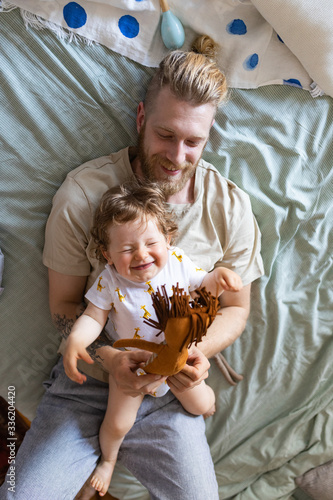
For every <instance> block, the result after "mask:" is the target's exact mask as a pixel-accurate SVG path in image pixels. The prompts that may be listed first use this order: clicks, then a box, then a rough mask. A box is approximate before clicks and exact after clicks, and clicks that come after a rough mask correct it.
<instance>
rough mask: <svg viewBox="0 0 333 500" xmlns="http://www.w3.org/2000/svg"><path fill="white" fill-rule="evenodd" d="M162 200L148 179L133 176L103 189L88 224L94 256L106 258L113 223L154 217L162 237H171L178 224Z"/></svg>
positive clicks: (154, 184)
mask: <svg viewBox="0 0 333 500" xmlns="http://www.w3.org/2000/svg"><path fill="white" fill-rule="evenodd" d="M165 201H166V200H165V196H164V194H163V191H162V190H161V188H160V187H159V186H158V184H156V183H152V182H148V181H139V180H135V181H131V182H128V183H125V184H122V185H121V186H118V187H115V188H111V189H109V190H108V191H106V193H104V195H103V196H102V198H101V201H100V203H99V205H98V207H97V209H96V212H95V216H94V221H93V226H92V228H91V234H92V237H93V239H94V242H95V244H96V257H97V259H98V260H100V261H101V262H106V259H105V257H104V256H103V251H106V250H107V247H108V245H109V243H110V241H109V235H108V229H109V228H110V226H111V225H113V224H118V225H120V224H125V223H126V222H132V221H136V220H142V221H143V222H146V221H148V220H149V219H154V220H155V221H156V223H157V227H158V228H159V230H160V231H161V233H162V234H163V235H164V237H165V238H166V239H167V238H168V237H170V239H171V240H172V239H173V238H175V236H176V233H177V230H178V226H177V223H176V222H175V220H174V216H173V214H172V213H171V212H170V211H169V210H168V207H167V205H166V202H165Z"/></svg>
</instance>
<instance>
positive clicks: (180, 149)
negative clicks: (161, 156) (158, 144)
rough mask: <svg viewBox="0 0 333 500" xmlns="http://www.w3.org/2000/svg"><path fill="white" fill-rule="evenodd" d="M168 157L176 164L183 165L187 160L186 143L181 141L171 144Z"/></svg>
mask: <svg viewBox="0 0 333 500" xmlns="http://www.w3.org/2000/svg"><path fill="white" fill-rule="evenodd" d="M166 157H167V159H168V160H169V161H171V162H172V163H173V164H174V165H175V166H178V165H182V164H183V163H184V162H185V161H186V151H185V144H184V143H183V142H180V141H179V142H175V143H173V144H170V145H169V148H168V151H167V154H166Z"/></svg>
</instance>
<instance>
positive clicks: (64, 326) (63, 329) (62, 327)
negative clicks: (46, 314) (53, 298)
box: [52, 314, 75, 340]
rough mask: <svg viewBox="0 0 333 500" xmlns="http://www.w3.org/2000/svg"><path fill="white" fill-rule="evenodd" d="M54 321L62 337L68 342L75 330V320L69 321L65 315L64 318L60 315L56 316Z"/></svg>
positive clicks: (53, 317)
mask: <svg viewBox="0 0 333 500" xmlns="http://www.w3.org/2000/svg"><path fill="white" fill-rule="evenodd" d="M52 319H53V323H54V324H55V326H56V328H57V330H58V332H59V333H60V335H61V337H62V338H63V339H65V340H66V339H67V337H68V335H69V334H70V333H71V329H72V328H73V325H74V322H75V321H74V319H68V318H66V316H65V315H64V314H63V315H62V316H60V314H54V315H53V316H52Z"/></svg>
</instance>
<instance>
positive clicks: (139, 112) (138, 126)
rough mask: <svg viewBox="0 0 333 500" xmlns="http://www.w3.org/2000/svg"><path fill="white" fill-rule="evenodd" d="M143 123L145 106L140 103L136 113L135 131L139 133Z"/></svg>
mask: <svg viewBox="0 0 333 500" xmlns="http://www.w3.org/2000/svg"><path fill="white" fill-rule="evenodd" d="M144 121H145V105H144V103H143V102H142V101H141V102H140V104H139V105H138V109H137V112H136V130H137V131H138V132H140V130H141V128H142V126H143V124H144Z"/></svg>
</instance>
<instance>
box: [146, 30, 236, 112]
mask: <svg viewBox="0 0 333 500" xmlns="http://www.w3.org/2000/svg"><path fill="white" fill-rule="evenodd" d="M217 49H218V45H217V44H216V43H215V42H214V40H213V39H212V38H210V37H209V36H207V35H201V36H199V37H198V38H196V40H195V41H194V43H193V45H192V48H191V50H190V51H188V52H185V51H181V50H174V51H172V52H170V53H169V54H168V55H167V56H166V57H165V58H164V59H163V60H162V61H161V63H160V65H159V68H158V70H157V72H156V73H155V75H154V77H153V78H152V80H151V82H150V84H149V86H148V90H147V94H146V99H145V109H146V111H148V112H149V111H150V110H151V109H152V108H153V106H154V102H155V99H156V96H157V94H158V93H159V91H160V90H161V89H162V88H163V87H169V89H170V91H171V93H172V94H173V95H174V96H175V97H176V98H178V99H179V100H182V101H186V102H189V103H192V104H194V105H200V104H212V105H213V106H215V108H216V109H217V107H218V105H219V104H220V103H221V102H223V101H224V100H226V97H227V82H226V78H225V75H224V74H223V72H222V71H221V70H220V68H219V67H218V65H217V62H216V60H217Z"/></svg>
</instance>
